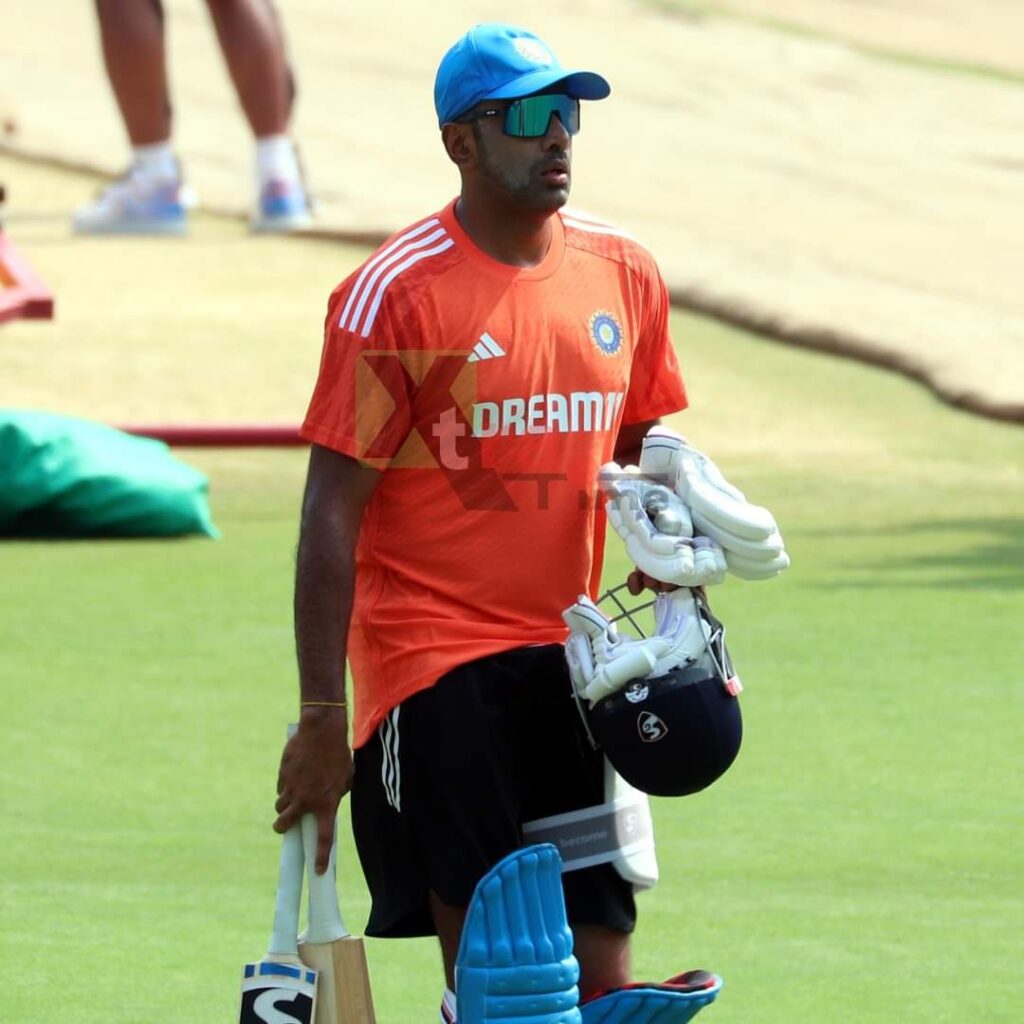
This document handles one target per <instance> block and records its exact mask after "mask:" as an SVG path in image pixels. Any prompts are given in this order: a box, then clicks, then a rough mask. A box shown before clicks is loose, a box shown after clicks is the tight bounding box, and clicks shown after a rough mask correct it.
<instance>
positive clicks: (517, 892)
mask: <svg viewBox="0 0 1024 1024" xmlns="http://www.w3.org/2000/svg"><path fill="white" fill-rule="evenodd" d="M579 978H580V968H579V964H578V963H577V962H576V958H575V957H574V956H573V955H572V930H571V929H570V928H569V922H568V919H567V918H566V915H565V898H564V896H563V895H562V858H561V857H560V856H559V855H558V849H557V848H556V847H555V846H553V845H551V844H550V843H544V844H540V845H537V846H527V847H524V848H523V849H521V850H516V851H515V853H511V854H509V855H508V856H507V857H506V858H505V859H504V860H501V861H499V862H498V863H497V864H496V865H495V866H494V867H493V868H491V870H490V871H488V872H487V874H486V875H484V877H483V878H481V879H480V881H479V883H478V884H477V887H476V891H475V892H474V893H473V899H472V900H471V901H470V904H469V910H468V911H467V912H466V921H465V924H464V925H463V927H462V939H461V940H460V942H459V953H458V957H457V959H456V962H455V988H456V993H457V994H456V1012H457V1016H458V1020H459V1024H491V1022H500V1024H581V1017H580V1011H579V1009H578V1006H577V1004H578V1003H579V996H580V993H579V988H578V987H577V985H578V982H579Z"/></svg>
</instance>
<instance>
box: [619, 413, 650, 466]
mask: <svg viewBox="0 0 1024 1024" xmlns="http://www.w3.org/2000/svg"><path fill="white" fill-rule="evenodd" d="M660 422H661V420H646V421H644V422H643V423H630V424H627V425H625V426H622V427H620V428H619V436H618V437H617V438H616V439H615V454H614V456H613V457H614V459H615V461H616V462H617V463H618V464H619V465H620V466H637V465H639V464H640V445H641V444H642V443H643V439H644V438H645V437H646V436H647V431H648V430H650V429H651V427H654V426H657V425H658V424H659V423H660Z"/></svg>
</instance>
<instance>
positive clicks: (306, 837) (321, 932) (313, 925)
mask: <svg viewBox="0 0 1024 1024" xmlns="http://www.w3.org/2000/svg"><path fill="white" fill-rule="evenodd" d="M301 827H302V846H303V850H304V851H305V855H306V878H307V883H308V886H309V926H308V927H307V929H306V933H305V935H303V937H302V938H303V940H304V941H305V942H310V943H321V942H334V941H335V940H336V939H343V938H345V937H346V936H347V935H348V934H349V931H348V929H347V928H346V927H345V922H344V921H343V920H342V919H341V908H340V907H339V906H338V885H337V874H336V872H337V854H338V843H337V840H335V841H334V842H333V843H332V844H331V856H330V860H329V861H328V864H327V870H326V871H325V872H324V873H323V874H322V875H318V874H317V873H316V846H317V821H316V817H315V815H312V814H304V815H303V816H302V824H301Z"/></svg>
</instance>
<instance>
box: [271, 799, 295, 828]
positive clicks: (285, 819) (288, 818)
mask: <svg viewBox="0 0 1024 1024" xmlns="http://www.w3.org/2000/svg"><path fill="white" fill-rule="evenodd" d="M278 803H279V804H280V803H281V801H280V800H278ZM276 810H277V811H278V815H277V819H276V820H275V821H274V831H275V832H279V833H280V834H281V835H284V833H285V832H287V831H288V829H290V828H291V827H292V825H294V824H295V822H297V821H298V820H299V815H298V814H297V813H296V812H295V808H294V807H293V806H292V805H291V804H285V805H284V806H281V807H277V808H276Z"/></svg>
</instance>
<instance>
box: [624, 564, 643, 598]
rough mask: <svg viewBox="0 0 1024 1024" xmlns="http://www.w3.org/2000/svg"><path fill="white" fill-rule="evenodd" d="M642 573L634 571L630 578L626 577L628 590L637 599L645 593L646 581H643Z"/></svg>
mask: <svg viewBox="0 0 1024 1024" xmlns="http://www.w3.org/2000/svg"><path fill="white" fill-rule="evenodd" d="M642 575H643V574H642V573H641V572H640V570H639V569H634V570H633V571H632V572H631V573H630V574H629V576H627V577H626V589H627V590H629V592H630V593H631V594H632V595H633V596H634V597H636V596H637V595H638V594H641V593H643V589H644V581H643V579H642Z"/></svg>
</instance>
